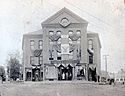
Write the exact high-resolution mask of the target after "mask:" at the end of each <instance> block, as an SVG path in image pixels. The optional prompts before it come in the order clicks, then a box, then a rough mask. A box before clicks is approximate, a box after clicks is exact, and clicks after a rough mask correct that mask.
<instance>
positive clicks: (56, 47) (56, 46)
mask: <svg viewBox="0 0 125 96" xmlns="http://www.w3.org/2000/svg"><path fill="white" fill-rule="evenodd" d="M54 48H55V50H56V51H57V52H58V53H61V44H56V45H54Z"/></svg>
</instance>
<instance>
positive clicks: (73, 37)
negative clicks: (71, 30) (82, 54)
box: [69, 34, 80, 41]
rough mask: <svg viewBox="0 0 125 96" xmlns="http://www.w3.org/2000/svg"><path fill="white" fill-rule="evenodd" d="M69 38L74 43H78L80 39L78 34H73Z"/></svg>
mask: <svg viewBox="0 0 125 96" xmlns="http://www.w3.org/2000/svg"><path fill="white" fill-rule="evenodd" d="M69 38H70V39H71V40H72V41H77V40H78V39H79V38H80V36H78V35H77V34H72V35H69Z"/></svg>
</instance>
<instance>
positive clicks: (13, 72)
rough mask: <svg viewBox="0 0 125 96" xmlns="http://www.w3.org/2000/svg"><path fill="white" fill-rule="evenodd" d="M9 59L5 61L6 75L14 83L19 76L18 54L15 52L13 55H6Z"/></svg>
mask: <svg viewBox="0 0 125 96" xmlns="http://www.w3.org/2000/svg"><path fill="white" fill-rule="evenodd" d="M8 55H9V58H8V60H7V63H8V66H7V73H8V74H9V78H11V79H13V80H14V81H16V80H17V78H19V77H20V75H21V67H22V65H21V64H20V58H21V57H20V56H19V55H20V54H19V52H18V51H17V52H16V53H13V54H8Z"/></svg>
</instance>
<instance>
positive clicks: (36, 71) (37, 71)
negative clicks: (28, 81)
mask: <svg viewBox="0 0 125 96" xmlns="http://www.w3.org/2000/svg"><path fill="white" fill-rule="evenodd" d="M32 81H40V68H34V69H32Z"/></svg>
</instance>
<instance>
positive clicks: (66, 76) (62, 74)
mask: <svg viewBox="0 0 125 96" xmlns="http://www.w3.org/2000/svg"><path fill="white" fill-rule="evenodd" d="M72 68H73V67H72V66H71V65H70V64H69V65H68V66H67V67H65V66H63V65H60V66H59V67H58V80H72V77H73V74H72Z"/></svg>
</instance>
